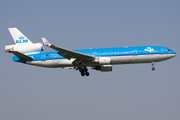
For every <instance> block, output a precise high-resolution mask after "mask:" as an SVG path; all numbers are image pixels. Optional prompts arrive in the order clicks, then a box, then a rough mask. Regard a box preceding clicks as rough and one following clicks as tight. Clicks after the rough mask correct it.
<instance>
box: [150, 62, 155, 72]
mask: <svg viewBox="0 0 180 120" xmlns="http://www.w3.org/2000/svg"><path fill="white" fill-rule="evenodd" d="M151 65H152V71H154V70H155V67H154V65H155V63H151Z"/></svg>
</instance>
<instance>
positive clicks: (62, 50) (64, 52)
mask: <svg viewBox="0 0 180 120" xmlns="http://www.w3.org/2000/svg"><path fill="white" fill-rule="evenodd" d="M42 41H43V43H44V45H46V46H49V47H50V48H52V49H54V50H57V51H59V52H58V54H59V55H61V56H63V57H65V58H66V59H68V60H70V59H71V58H77V59H80V60H89V59H92V60H93V59H95V56H92V55H88V54H83V53H80V52H75V51H72V50H68V49H65V48H61V47H56V46H55V45H52V44H50V43H49V42H48V41H47V40H46V38H42Z"/></svg>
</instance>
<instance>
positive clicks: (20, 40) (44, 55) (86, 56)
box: [5, 28, 176, 76]
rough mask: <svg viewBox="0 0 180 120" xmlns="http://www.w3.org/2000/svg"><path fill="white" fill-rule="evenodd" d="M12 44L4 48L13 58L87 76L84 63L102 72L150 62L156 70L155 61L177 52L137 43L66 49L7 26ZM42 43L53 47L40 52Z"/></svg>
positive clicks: (20, 61)
mask: <svg viewBox="0 0 180 120" xmlns="http://www.w3.org/2000/svg"><path fill="white" fill-rule="evenodd" d="M8 29H9V32H10V34H11V36H12V38H13V39H14V42H15V45H8V46H5V52H9V53H13V54H14V55H15V56H13V61H15V62H19V63H24V64H29V65H34V66H40V67H47V68H59V67H60V68H73V69H76V70H78V71H79V72H80V73H81V76H85V75H86V76H89V72H88V69H87V67H92V69H93V70H97V71H101V72H110V71H112V66H113V65H118V64H136V63H151V65H152V70H153V71H154V70H155V67H154V65H155V63H156V62H160V61H164V60H167V59H170V58H173V57H175V56H176V53H175V52H174V51H173V50H172V49H170V48H167V47H161V46H138V47H127V46H126V47H117V48H99V49H92V48H90V49H82V50H69V49H66V48H62V47H57V46H55V45H53V44H50V43H49V42H48V41H47V40H46V38H42V41H43V43H32V42H31V41H30V40H29V39H28V38H27V37H26V36H25V35H24V34H23V33H21V32H20V31H19V30H18V29H17V28H8ZM44 46H48V47H50V48H52V49H53V50H55V51H52V52H42V51H43V50H44Z"/></svg>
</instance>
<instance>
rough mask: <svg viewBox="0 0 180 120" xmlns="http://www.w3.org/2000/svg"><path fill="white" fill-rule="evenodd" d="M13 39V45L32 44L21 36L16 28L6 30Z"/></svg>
mask: <svg viewBox="0 0 180 120" xmlns="http://www.w3.org/2000/svg"><path fill="white" fill-rule="evenodd" d="M8 29H9V32H10V33H11V36H12V38H13V39H14V42H15V44H19V45H20V44H33V43H32V42H31V41H30V40H29V39H28V38H27V37H26V36H25V35H23V34H22V33H21V32H20V31H19V30H18V29H17V28H8Z"/></svg>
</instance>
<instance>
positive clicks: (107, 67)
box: [92, 65, 112, 72]
mask: <svg viewBox="0 0 180 120" xmlns="http://www.w3.org/2000/svg"><path fill="white" fill-rule="evenodd" d="M92 69H94V70H99V71H101V72H110V71H112V65H101V66H96V67H94V68H92Z"/></svg>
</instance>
